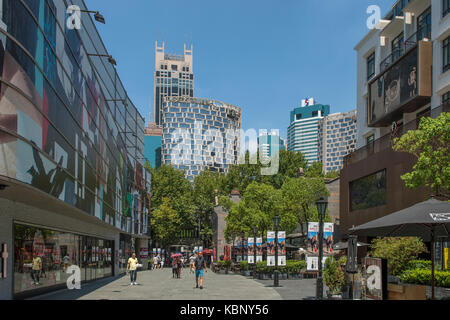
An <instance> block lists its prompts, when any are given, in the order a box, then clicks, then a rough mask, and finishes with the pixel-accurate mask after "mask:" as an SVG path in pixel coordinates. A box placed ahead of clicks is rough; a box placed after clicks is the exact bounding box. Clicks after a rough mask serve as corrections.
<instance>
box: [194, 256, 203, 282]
mask: <svg viewBox="0 0 450 320" xmlns="http://www.w3.org/2000/svg"><path fill="white" fill-rule="evenodd" d="M194 264H195V287H196V288H198V279H199V278H200V289H203V274H204V272H206V261H205V258H204V257H203V252H202V251H199V253H198V256H197V258H195V263H194Z"/></svg>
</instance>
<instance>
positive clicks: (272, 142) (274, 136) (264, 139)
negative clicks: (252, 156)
mask: <svg viewBox="0 0 450 320" xmlns="http://www.w3.org/2000/svg"><path fill="white" fill-rule="evenodd" d="M258 149H259V152H260V157H262V158H265V159H270V158H272V156H273V155H274V154H275V153H279V152H280V150H285V149H286V147H285V142H284V139H283V138H281V137H280V136H279V133H278V132H277V131H271V132H267V131H265V132H261V133H260V135H259V137H258Z"/></svg>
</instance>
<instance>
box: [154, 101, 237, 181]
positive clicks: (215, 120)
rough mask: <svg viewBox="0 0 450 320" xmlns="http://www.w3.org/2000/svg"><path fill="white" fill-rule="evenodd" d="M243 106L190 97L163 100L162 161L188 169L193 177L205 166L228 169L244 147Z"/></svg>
mask: <svg viewBox="0 0 450 320" xmlns="http://www.w3.org/2000/svg"><path fill="white" fill-rule="evenodd" d="M240 129H241V109H240V108H238V107H235V106H233V105H230V104H227V103H224V102H220V101H215V100H209V99H199V98H190V97H167V98H165V100H164V102H163V140H162V162H163V163H165V164H170V165H172V166H173V167H175V168H177V169H181V170H185V171H186V177H187V178H188V179H190V180H191V181H192V180H193V179H194V177H195V176H197V175H198V174H199V173H200V172H201V171H202V170H210V171H216V172H227V170H228V168H229V166H230V165H231V164H237V160H238V156H239V151H240Z"/></svg>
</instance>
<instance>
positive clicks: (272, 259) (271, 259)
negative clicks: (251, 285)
mask: <svg viewBox="0 0 450 320" xmlns="http://www.w3.org/2000/svg"><path fill="white" fill-rule="evenodd" d="M267 266H268V267H275V256H267Z"/></svg>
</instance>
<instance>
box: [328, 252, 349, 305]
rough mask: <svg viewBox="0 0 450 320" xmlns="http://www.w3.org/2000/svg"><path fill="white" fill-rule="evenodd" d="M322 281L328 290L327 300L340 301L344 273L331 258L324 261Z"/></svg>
mask: <svg viewBox="0 0 450 320" xmlns="http://www.w3.org/2000/svg"><path fill="white" fill-rule="evenodd" d="M323 280H324V283H325V285H326V286H327V287H328V288H329V290H328V291H327V296H328V298H329V299H342V295H341V292H342V288H343V286H344V284H345V273H344V271H343V270H342V267H341V266H340V265H339V263H338V262H337V261H336V259H334V257H333V256H329V257H328V258H327V259H326V260H325V268H324V271H323Z"/></svg>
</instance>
